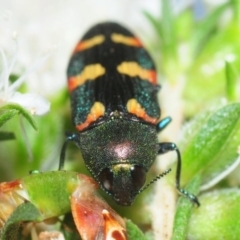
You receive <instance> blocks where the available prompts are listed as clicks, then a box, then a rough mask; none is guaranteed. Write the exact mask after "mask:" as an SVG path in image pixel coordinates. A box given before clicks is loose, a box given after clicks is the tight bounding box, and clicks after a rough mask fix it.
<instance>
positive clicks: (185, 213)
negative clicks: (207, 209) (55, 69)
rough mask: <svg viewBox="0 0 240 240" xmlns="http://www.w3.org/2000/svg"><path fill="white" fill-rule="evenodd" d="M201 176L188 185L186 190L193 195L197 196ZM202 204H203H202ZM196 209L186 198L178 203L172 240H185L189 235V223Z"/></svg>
mask: <svg viewBox="0 0 240 240" xmlns="http://www.w3.org/2000/svg"><path fill="white" fill-rule="evenodd" d="M201 179H202V178H201V176H200V175H197V176H195V177H194V179H193V180H192V181H191V182H190V183H189V184H188V186H187V188H186V190H187V191H188V192H191V193H192V194H195V195H196V194H197V193H198V191H199V187H200V184H201ZM200 204H201V203H200ZM194 207H196V206H194V205H193V203H192V202H191V201H189V199H188V198H186V197H181V198H180V199H179V201H178V205H177V211H176V214H175V219H174V227H173V235H172V238H171V239H172V240H185V239H186V235H187V229H188V223H189V219H190V216H191V212H192V209H193V208H194Z"/></svg>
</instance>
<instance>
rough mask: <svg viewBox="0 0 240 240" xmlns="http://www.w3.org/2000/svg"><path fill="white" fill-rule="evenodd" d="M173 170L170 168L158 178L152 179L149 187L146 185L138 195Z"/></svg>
mask: <svg viewBox="0 0 240 240" xmlns="http://www.w3.org/2000/svg"><path fill="white" fill-rule="evenodd" d="M171 170H172V169H171V168H169V169H167V170H166V171H164V172H163V173H161V174H159V175H158V176H156V177H155V178H154V179H152V180H151V181H150V182H149V183H148V184H147V185H145V186H144V187H143V188H141V189H140V190H139V192H138V193H141V192H143V191H144V190H145V189H146V188H148V187H149V186H150V185H152V184H153V183H155V182H156V181H157V180H159V179H160V178H162V177H164V176H166V175H167V174H168V173H169V172H170V171H171Z"/></svg>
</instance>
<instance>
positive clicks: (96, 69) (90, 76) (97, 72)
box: [68, 63, 106, 92]
mask: <svg viewBox="0 0 240 240" xmlns="http://www.w3.org/2000/svg"><path fill="white" fill-rule="evenodd" d="M105 72H106V70H105V68H104V67H103V66H102V65H101V64H99V63H95V64H90V65H87V66H85V68H84V69H83V70H82V72H81V73H80V74H78V75H77V76H73V77H69V78H68V89H69V91H70V92H71V91H73V90H74V89H75V88H77V87H79V86H81V85H83V84H84V83H85V82H86V81H88V80H90V81H94V80H95V79H96V78H98V77H100V76H102V75H103V74H105Z"/></svg>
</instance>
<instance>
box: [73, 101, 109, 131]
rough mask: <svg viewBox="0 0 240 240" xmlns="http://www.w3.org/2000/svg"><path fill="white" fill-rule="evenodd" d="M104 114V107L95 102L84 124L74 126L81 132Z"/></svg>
mask: <svg viewBox="0 0 240 240" xmlns="http://www.w3.org/2000/svg"><path fill="white" fill-rule="evenodd" d="M104 113H105V107H104V105H103V104H102V103H101V102H95V103H94V104H93V106H92V108H91V110H90V113H89V114H88V115H87V119H86V121H85V122H83V123H81V124H79V125H77V126H76V128H77V130H78V131H82V130H83V129H85V128H86V127H88V126H89V125H90V124H91V123H92V122H95V121H96V120H97V119H98V118H99V117H101V116H103V115H104Z"/></svg>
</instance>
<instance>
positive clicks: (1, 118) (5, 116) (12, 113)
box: [0, 108, 18, 127]
mask: <svg viewBox="0 0 240 240" xmlns="http://www.w3.org/2000/svg"><path fill="white" fill-rule="evenodd" d="M1 109H2V108H1ZM1 109H0V110H1ZM16 114H18V111H17V110H15V109H9V110H7V111H6V112H4V113H2V114H1V116H0V127H1V126H2V125H3V124H4V123H6V122H7V121H8V120H10V119H11V118H13V117H14V116H15V115H16Z"/></svg>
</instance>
